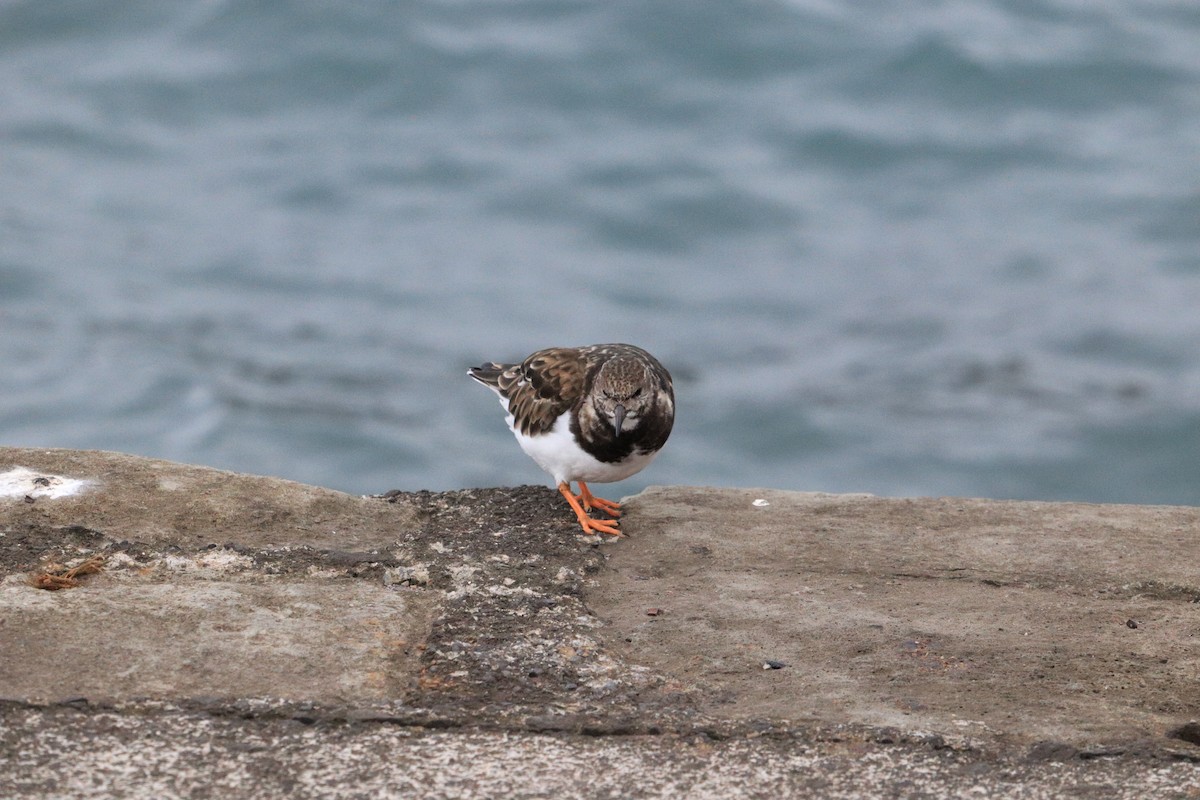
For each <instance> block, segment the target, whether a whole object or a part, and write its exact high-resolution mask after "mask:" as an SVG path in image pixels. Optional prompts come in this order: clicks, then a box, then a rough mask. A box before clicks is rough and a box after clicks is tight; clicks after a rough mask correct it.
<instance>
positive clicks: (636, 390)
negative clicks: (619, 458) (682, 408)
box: [592, 358, 662, 436]
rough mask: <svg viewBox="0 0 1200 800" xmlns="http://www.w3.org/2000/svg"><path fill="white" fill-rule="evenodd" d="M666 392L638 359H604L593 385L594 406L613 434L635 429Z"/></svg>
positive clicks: (618, 434)
mask: <svg viewBox="0 0 1200 800" xmlns="http://www.w3.org/2000/svg"><path fill="white" fill-rule="evenodd" d="M661 392H662V389H661V387H660V386H659V385H658V382H657V381H656V380H655V379H654V376H653V375H652V374H651V373H650V371H649V370H648V369H647V368H646V365H645V364H643V363H642V362H641V361H640V360H638V359H633V358H614V359H610V360H609V361H606V362H604V364H603V365H601V367H600V371H599V372H597V373H596V380H595V382H594V383H593V385H592V406H593V407H594V408H595V410H596V414H597V416H599V417H600V418H601V419H603V420H605V421H606V422H607V423H608V425H609V427H611V429H612V431H613V433H614V434H615V435H617V436H620V435H621V434H622V433H624V432H626V431H631V430H633V429H635V428H636V427H637V426H638V425H639V424H640V423H641V420H642V418H643V417H644V416H645V415H646V413H647V412H648V411H649V410H650V409H651V408H653V407H654V405H655V404H656V403H658V402H660V394H661Z"/></svg>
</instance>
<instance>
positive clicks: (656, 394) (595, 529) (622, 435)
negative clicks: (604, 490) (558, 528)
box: [467, 344, 675, 536]
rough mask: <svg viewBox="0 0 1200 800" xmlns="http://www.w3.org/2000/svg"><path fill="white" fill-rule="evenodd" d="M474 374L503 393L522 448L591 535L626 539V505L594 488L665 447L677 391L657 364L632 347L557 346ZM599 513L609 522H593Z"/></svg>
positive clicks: (620, 477)
mask: <svg viewBox="0 0 1200 800" xmlns="http://www.w3.org/2000/svg"><path fill="white" fill-rule="evenodd" d="M467 374H468V375H470V376H471V377H472V378H474V379H475V380H476V381H478V382H479V383H482V384H483V385H484V386H486V387H488V388H489V389H491V390H492V391H493V392H495V393H496V394H497V395H498V396H499V398H500V404H501V405H502V406H503V407H504V410H505V411H506V412H508V416H507V418H506V421H507V422H508V427H509V429H510V430H512V432H513V435H514V436H516V437H517V442H518V443H519V444H520V445H521V449H522V450H524V451H525V453H526V454H527V455H528V456H529V457H530V458H532V459H533V460H534V461H536V462H537V464H538V466H539V467H541V468H542V469H544V470H545V471H546V472H548V473H550V475H551V477H553V478H554V482H555V484H556V485H557V486H558V491H559V492H561V493H562V496H563V497H565V498H566V499H567V502H568V503H570V505H571V509H572V510H573V511H574V512H575V516H576V517H578V519H579V524H580V525H581V526H582V527H583V531H584V533H587V534H597V533H607V534H610V535H612V536H621V535H622V534H621V532H620V530H619V523H618V522H617V519H616V518H617V517H619V516H621V506H620V504H619V503H614V502H613V501H611V500H605V499H603V498H600V497H596V496H595V495H593V494H592V493H591V491H590V490H589V489H588V485H587V484H588V482H592V483H611V482H613V481H620V480H624V479H625V478H628V477H629V476H630V475H633V474H635V473H637V472H640V471H641V470H642V469H644V468H645V467H646V465H647V464H649V463H650V462H651V461H652V460H653V459H654V457H655V456H656V455H657V454H658V451H659V450H661V449H662V447H663V445H664V444H666V442H667V437H668V436H670V435H671V426H672V425H673V424H674V422H675V389H674V386H673V385H672V382H671V374H670V373H669V372H667V370H666V368H665V367H663V365H662V364H660V363H659V362H658V359H656V358H655V357H654V356H652V355H650V354H649V353H647V352H646V351H645V350H643V349H642V348H640V347H635V346H633V345H631V344H594V345H590V346H588V347H550V348H547V349H545V350H539V351H537V352H536V353H534V354H533V355H531V356H529V357H528V358H526V359H525V360H524V361H522V362H521V363H520V364H497V363H494V362H488V363H486V364H483V365H481V366H478V367H474V368H472V369H470V370H468V371H467ZM572 482H576V483H578V484H579V494H578V495H576V494H575V493H574V492H572V491H571V483H572ZM593 508H595V509H597V510H599V511H600V512H602V513H603V514H605V515H607V516H608V517H610V519H593V518H592V517H591V516H590V515H589V513H588V512H590V511H591V510H592V509H593Z"/></svg>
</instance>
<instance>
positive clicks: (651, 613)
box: [646, 608, 662, 617]
mask: <svg viewBox="0 0 1200 800" xmlns="http://www.w3.org/2000/svg"><path fill="white" fill-rule="evenodd" d="M661 613H662V609H661V608H647V609H646V616H647V617H657V616H658V615H659V614H661Z"/></svg>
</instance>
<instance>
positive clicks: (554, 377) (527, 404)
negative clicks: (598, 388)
mask: <svg viewBox="0 0 1200 800" xmlns="http://www.w3.org/2000/svg"><path fill="white" fill-rule="evenodd" d="M587 371H588V364H587V362H586V360H585V359H584V358H583V357H582V356H581V354H580V351H579V350H578V349H576V348H573V347H551V348H548V349H546V350H539V351H537V352H536V353H534V354H533V355H531V356H529V358H527V359H525V360H524V361H522V362H521V363H520V364H494V363H488V364H484V365H482V366H479V367H476V368H475V369H473V370H471V371H470V375H471V377H472V378H474V379H475V380H477V381H479V382H480V383H482V384H483V385H485V386H488V387H489V388H491V389H494V390H495V391H496V392H498V393H499V394H500V396H501V397H503V398H505V399H506V400H508V413H510V414H512V415H513V423H514V425H515V426H516V428H517V430H519V431H520V432H521V433H524V434H526V435H527V436H528V435H535V434H539V433H545V432H546V431H548V430H550V429H551V428H552V427H554V421H555V420H557V419H558V418H559V417H560V416H562V415H563V414H564V413H565V412H566V411H569V410H570V409H571V407H572V406H574V405H575V403H576V401H578V400H579V398H580V396H582V394H583V389H584V383H585V381H586V378H587Z"/></svg>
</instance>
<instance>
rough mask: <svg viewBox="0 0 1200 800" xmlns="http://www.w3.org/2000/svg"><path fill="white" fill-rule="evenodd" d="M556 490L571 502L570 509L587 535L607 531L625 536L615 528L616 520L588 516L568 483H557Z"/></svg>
mask: <svg viewBox="0 0 1200 800" xmlns="http://www.w3.org/2000/svg"><path fill="white" fill-rule="evenodd" d="M581 485H582V484H581ZM558 491H559V492H560V493H561V494H562V496H563V497H565V498H567V502H568V503H570V504H571V510H572V511H574V512H575V516H576V517H577V518H578V519H579V526H580V527H581V528H583V532H584V533H586V534H589V535H591V534H595V533H607V534H609V535H610V536H621V537H623V536H625V534H623V533H621V531H619V530H618V529H617V524H618V523H617V521H616V520H607V519H592V518H591V517H589V516H588V515H587V512H586V511H584V510H583V506H581V505H579V500H577V499H576V498H575V495H574V494H573V493H572V492H571V485H570V484H568V483H560V484H559V485H558ZM589 496H590V493H589ZM592 500H593V501H595V500H596V498H594V497H593V498H592ZM605 502H608V501H605Z"/></svg>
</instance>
